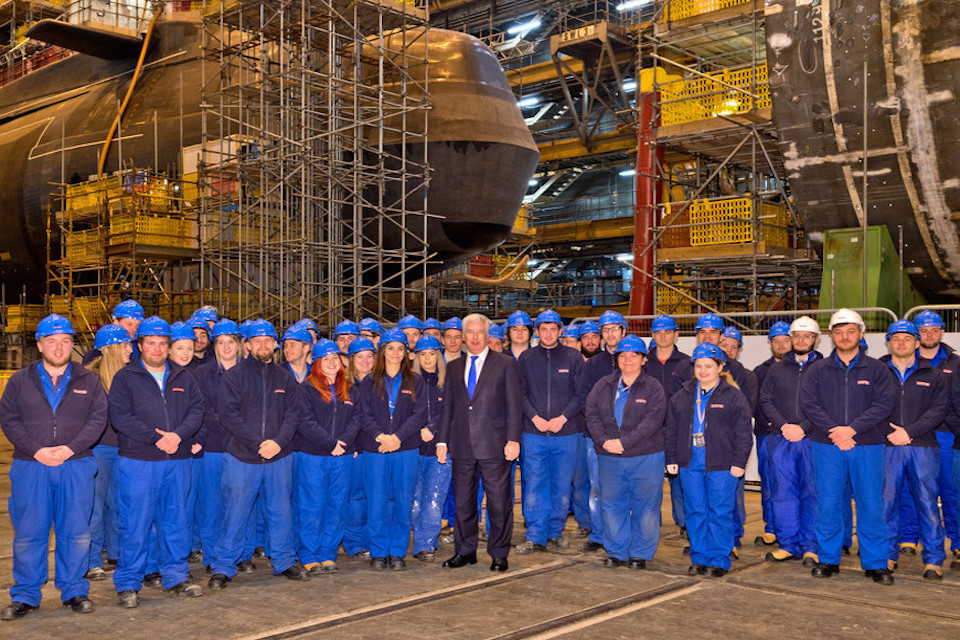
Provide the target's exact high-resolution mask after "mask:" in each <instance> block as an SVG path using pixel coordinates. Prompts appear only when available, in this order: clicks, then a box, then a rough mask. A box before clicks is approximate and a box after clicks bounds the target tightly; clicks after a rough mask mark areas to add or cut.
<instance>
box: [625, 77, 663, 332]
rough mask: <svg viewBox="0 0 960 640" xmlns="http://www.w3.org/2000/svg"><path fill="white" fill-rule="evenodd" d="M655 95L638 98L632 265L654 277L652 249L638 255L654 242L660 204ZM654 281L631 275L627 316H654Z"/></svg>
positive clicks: (638, 96) (643, 276) (636, 272)
mask: <svg viewBox="0 0 960 640" xmlns="http://www.w3.org/2000/svg"><path fill="white" fill-rule="evenodd" d="M655 96H656V94H655V93H654V92H646V93H638V94H637V111H638V116H639V117H638V120H639V123H640V129H639V131H638V132H637V176H636V178H637V191H636V194H637V195H636V201H637V204H636V210H635V211H634V212H633V220H634V231H633V257H634V264H636V265H637V266H638V267H639V268H641V269H643V271H645V272H646V273H650V274H652V273H653V248H652V247H651V248H650V249H648V250H647V251H646V253H644V254H643V255H641V252H642V251H643V250H644V249H646V248H647V245H649V244H650V241H651V240H653V227H654V225H655V220H656V212H657V205H659V204H660V193H661V183H660V180H659V179H658V178H657V177H656V176H657V159H658V154H659V159H660V160H662V159H663V157H662V156H663V152H662V151H659V150H658V147H657V146H656V145H655V144H654V102H655ZM653 302H654V301H653V280H652V279H651V278H650V277H649V276H647V275H644V274H643V273H640V272H639V271H634V272H633V280H632V281H631V283H630V315H651V314H652V313H653Z"/></svg>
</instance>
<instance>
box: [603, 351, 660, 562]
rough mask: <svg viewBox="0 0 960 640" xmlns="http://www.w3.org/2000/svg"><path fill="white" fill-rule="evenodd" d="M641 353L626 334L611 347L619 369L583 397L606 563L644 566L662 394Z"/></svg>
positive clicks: (656, 503)
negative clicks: (594, 461)
mask: <svg viewBox="0 0 960 640" xmlns="http://www.w3.org/2000/svg"><path fill="white" fill-rule="evenodd" d="M646 354H647V345H645V344H644V342H643V340H641V339H640V338H638V337H637V336H625V337H624V338H623V339H622V340H621V341H620V344H619V345H617V348H616V351H614V358H615V359H616V365H617V368H618V371H615V372H614V373H611V374H610V375H608V376H605V377H603V378H601V379H600V380H599V381H598V382H597V384H596V385H595V386H594V387H593V390H591V391H590V394H589V395H588V396H587V406H586V419H587V430H588V431H589V432H590V437H591V438H592V440H593V443H594V446H595V447H596V451H597V456H598V464H599V469H600V510H601V513H602V514H603V542H604V547H605V548H606V550H607V558H606V560H604V566H607V567H621V566H629V567H630V568H631V569H644V568H646V566H647V561H648V560H652V559H653V556H654V554H655V553H656V551H657V543H658V541H659V539H660V504H661V503H662V502H663V468H664V453H663V418H664V415H666V411H667V398H666V395H665V394H664V392H663V387H661V386H660V383H659V382H657V381H656V380H655V379H654V378H652V377H651V376H649V375H646V374H644V373H642V368H643V363H644V360H645V359H646Z"/></svg>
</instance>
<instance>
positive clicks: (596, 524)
mask: <svg viewBox="0 0 960 640" xmlns="http://www.w3.org/2000/svg"><path fill="white" fill-rule="evenodd" d="M599 457H600V456H598V455H597V450H596V449H594V447H593V440H587V473H588V474H589V476H590V501H589V504H590V524H591V525H592V526H591V527H590V537H589V539H590V540H591V541H592V542H596V543H597V544H603V510H602V509H601V508H600V462H599V461H598V460H597V458H599Z"/></svg>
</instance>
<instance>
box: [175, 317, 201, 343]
mask: <svg viewBox="0 0 960 640" xmlns="http://www.w3.org/2000/svg"><path fill="white" fill-rule="evenodd" d="M196 339H197V336H196V334H194V333H193V327H190V326H188V325H187V323H186V322H174V323H173V324H171V325H170V342H176V341H177V340H196Z"/></svg>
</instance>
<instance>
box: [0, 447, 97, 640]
mask: <svg viewBox="0 0 960 640" xmlns="http://www.w3.org/2000/svg"><path fill="white" fill-rule="evenodd" d="M96 473H97V463H96V462H95V461H94V460H93V458H92V457H86V458H80V459H79V460H68V461H66V462H64V463H63V464H61V465H58V466H56V467H48V466H47V465H45V464H41V463H39V462H37V461H35V460H14V461H13V463H12V464H11V465H10V500H9V502H8V503H7V504H8V508H9V510H10V521H11V522H12V523H13V586H11V587H10V600H12V601H13V602H22V603H24V604H28V605H30V606H32V607H39V606H40V598H41V594H40V590H41V588H42V587H43V585H44V584H45V583H46V582H47V570H48V569H47V548H48V545H49V543H50V527H51V526H53V532H54V535H56V538H57V546H56V549H55V550H54V561H55V562H56V575H55V577H54V585H55V586H56V587H57V589H59V590H60V599H61V600H63V601H64V602H66V601H67V600H70V599H71V598H75V597H77V596H85V595H87V593H89V589H90V584H89V583H88V582H87V581H86V580H85V579H84V577H83V575H84V574H85V573H86V572H87V569H88V568H89V559H90V514H91V512H92V511H93V494H94V476H95V474H96ZM11 635H13V632H12V631H11Z"/></svg>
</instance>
